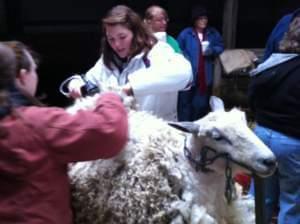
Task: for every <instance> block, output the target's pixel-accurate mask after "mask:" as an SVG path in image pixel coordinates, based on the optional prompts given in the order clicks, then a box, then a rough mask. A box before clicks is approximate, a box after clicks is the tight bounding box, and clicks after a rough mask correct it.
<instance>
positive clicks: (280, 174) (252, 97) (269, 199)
mask: <svg viewBox="0 0 300 224" xmlns="http://www.w3.org/2000/svg"><path fill="white" fill-rule="evenodd" d="M278 51H279V52H278V53H273V54H271V56H270V57H269V58H268V59H267V60H266V61H264V62H263V63H262V64H260V65H259V66H258V67H257V68H256V69H254V70H252V71H251V72H250V75H251V80H250V85H249V102H250V107H251V109H252V111H253V112H254V116H255V120H256V123H257V125H256V127H255V133H256V134H257V135H258V137H260V138H261V140H262V141H263V142H264V143H265V144H266V145H267V146H268V147H270V149H271V150H272V151H273V153H274V154H275V156H276V159H277V163H278V166H277V171H276V172H275V173H274V174H273V175H272V176H270V177H267V178H265V179H264V192H265V195H264V202H265V211H266V222H265V223H271V218H272V216H273V214H276V213H275V212H277V209H278V208H279V213H278V222H277V223H278V224H287V223H300V203H299V202H300V201H299V199H300V121H299V118H300V75H299V74H300V17H295V18H294V19H293V21H292V22H291V23H290V25H289V28H288V31H287V32H286V33H285V34H284V35H283V39H282V40H281V41H280V42H279V45H278ZM250 194H254V187H253V184H252V186H251V188H250ZM274 211H275V212H274Z"/></svg>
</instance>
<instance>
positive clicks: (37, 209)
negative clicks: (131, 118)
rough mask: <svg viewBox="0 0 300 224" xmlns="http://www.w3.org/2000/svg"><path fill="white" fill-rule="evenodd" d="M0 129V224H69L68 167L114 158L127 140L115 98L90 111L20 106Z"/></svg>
mask: <svg viewBox="0 0 300 224" xmlns="http://www.w3.org/2000/svg"><path fill="white" fill-rule="evenodd" d="M0 125H1V127H2V128H5V129H6V130H7V131H8V133H7V135H6V136H5V137H2V138H0V223H6V224H10V223H14V224H19V223H20V224H21V223H22V224H23V223H28V224H70V223H72V212H71V206H70V204H71V203H70V189H69V187H70V186H69V180H68V175H67V164H68V163H70V162H76V161H84V160H94V159H99V158H102V159H105V158H110V157H113V156H115V155H116V154H118V152H119V151H120V150H121V149H122V148H123V147H124V145H125V143H126V141H127V138H128V121H127V113H126V110H125V109H124V107H123V105H122V103H121V101H120V99H119V97H118V96H116V95H115V94H112V93H108V94H104V95H103V96H101V98H100V100H98V103H97V106H96V108H95V109H94V110H93V111H79V112H78V113H77V114H76V115H70V114H68V113H66V112H65V110H63V109H59V108H54V107H53V108H50V107H34V106H21V107H18V108H16V109H15V111H14V112H13V113H11V114H10V115H7V116H5V117H4V118H3V119H2V120H1V121H0Z"/></svg>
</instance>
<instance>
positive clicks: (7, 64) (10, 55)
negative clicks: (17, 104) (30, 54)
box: [0, 43, 17, 107]
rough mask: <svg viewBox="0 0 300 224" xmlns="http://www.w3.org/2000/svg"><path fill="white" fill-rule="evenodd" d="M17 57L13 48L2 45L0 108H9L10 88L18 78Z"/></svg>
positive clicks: (0, 44)
mask: <svg viewBox="0 0 300 224" xmlns="http://www.w3.org/2000/svg"><path fill="white" fill-rule="evenodd" d="M16 71H17V69H16V57H15V54H14V52H13V50H12V49H11V48H9V47H8V46H6V45H5V44H3V43H0V107H1V106H7V103H8V102H7V98H8V87H9V86H10V85H12V83H13V82H14V80H15V76H16Z"/></svg>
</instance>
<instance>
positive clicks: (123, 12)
mask: <svg viewBox="0 0 300 224" xmlns="http://www.w3.org/2000/svg"><path fill="white" fill-rule="evenodd" d="M115 25H122V26H124V27H126V28H127V29H129V30H130V31H131V32H132V33H133V40H132V45H131V50H130V55H129V58H128V59H129V60H130V58H132V57H134V56H135V55H137V54H139V53H141V52H143V51H144V52H145V54H147V52H148V51H149V50H150V49H151V48H152V47H153V45H154V44H155V43H156V42H157V40H156V38H155V37H154V36H153V34H152V33H151V32H150V31H149V30H148V29H147V28H146V26H145V25H144V23H143V21H142V19H141V18H140V16H139V15H138V14H137V13H136V12H134V11H133V10H132V9H131V8H129V7H127V6H124V5H118V6H115V7H113V8H112V9H111V10H110V11H108V13H107V15H106V16H105V17H104V18H103V19H102V29H103V37H102V43H101V46H102V55H103V62H104V64H105V65H106V66H107V67H108V68H109V69H112V65H113V61H114V60H113V58H114V55H115V53H114V51H113V49H112V48H111V46H110V45H109V43H108V41H107V38H106V33H105V28H106V26H115Z"/></svg>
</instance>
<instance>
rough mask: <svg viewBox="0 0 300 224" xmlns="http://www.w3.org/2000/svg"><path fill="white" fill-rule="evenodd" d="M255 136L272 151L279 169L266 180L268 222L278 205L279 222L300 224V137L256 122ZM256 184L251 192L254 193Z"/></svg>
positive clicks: (280, 223) (279, 223)
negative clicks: (291, 135) (288, 134)
mask: <svg viewBox="0 0 300 224" xmlns="http://www.w3.org/2000/svg"><path fill="white" fill-rule="evenodd" d="M255 133H256V135H257V136H258V137H259V138H260V139H261V140H262V141H263V142H264V143H265V144H266V145H267V146H269V147H270V149H271V150H272V151H273V153H274V154H275V156H276V158H277V162H278V169H277V171H276V172H275V173H274V174H273V175H272V176H271V177H268V178H266V179H265V181H264V182H265V206H266V215H267V217H266V218H267V219H266V220H267V221H268V222H267V223H270V221H271V217H272V214H273V211H274V208H276V207H278V206H279V214H278V224H296V223H297V224H300V139H297V138H293V137H290V136H287V135H285V134H282V133H280V132H277V131H274V130H272V129H269V128H266V127H263V126H260V125H257V127H256V128H255ZM253 192H254V187H253V184H252V185H251V188H250V193H252V194H253Z"/></svg>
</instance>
